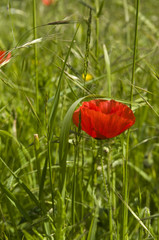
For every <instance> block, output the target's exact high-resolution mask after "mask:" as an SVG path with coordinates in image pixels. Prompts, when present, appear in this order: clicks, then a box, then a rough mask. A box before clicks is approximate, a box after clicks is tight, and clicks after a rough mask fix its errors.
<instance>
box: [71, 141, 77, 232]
mask: <svg viewBox="0 0 159 240" xmlns="http://www.w3.org/2000/svg"><path fill="white" fill-rule="evenodd" d="M77 155H78V142H77V141H76V144H75V154H74V168H73V184H72V227H74V225H75V211H76V210H75V201H76V200H75V199H76V161H77ZM73 233H74V230H73V231H72V234H73ZM72 236H73V235H72Z"/></svg>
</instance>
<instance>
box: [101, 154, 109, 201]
mask: <svg viewBox="0 0 159 240" xmlns="http://www.w3.org/2000/svg"><path fill="white" fill-rule="evenodd" d="M100 160H101V167H102V175H103V183H104V188H105V192H106V196H107V198H108V199H109V191H108V188H107V184H106V177H105V172H104V166H103V159H102V157H101V158H100Z"/></svg>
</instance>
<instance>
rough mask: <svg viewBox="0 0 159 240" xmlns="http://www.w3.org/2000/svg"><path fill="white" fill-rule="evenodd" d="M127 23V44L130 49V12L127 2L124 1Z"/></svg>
mask: <svg viewBox="0 0 159 240" xmlns="http://www.w3.org/2000/svg"><path fill="white" fill-rule="evenodd" d="M123 6H124V14H125V22H126V43H127V46H128V47H130V28H129V10H128V3H127V0H123Z"/></svg>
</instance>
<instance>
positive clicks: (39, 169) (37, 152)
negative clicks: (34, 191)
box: [34, 134, 41, 196]
mask: <svg viewBox="0 0 159 240" xmlns="http://www.w3.org/2000/svg"><path fill="white" fill-rule="evenodd" d="M34 151H35V159H36V168H37V175H38V184H39V186H40V181H41V167H40V159H39V137H38V134H34ZM39 191H40V187H39ZM39 196H40V195H39Z"/></svg>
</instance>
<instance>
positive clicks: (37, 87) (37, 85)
mask: <svg viewBox="0 0 159 240" xmlns="http://www.w3.org/2000/svg"><path fill="white" fill-rule="evenodd" d="M33 33H34V39H37V24H36V0H33ZM34 61H35V64H34V68H35V69H34V71H35V86H36V112H37V114H38V113H39V100H38V92H39V82H38V71H37V66H38V54H37V44H34Z"/></svg>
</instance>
